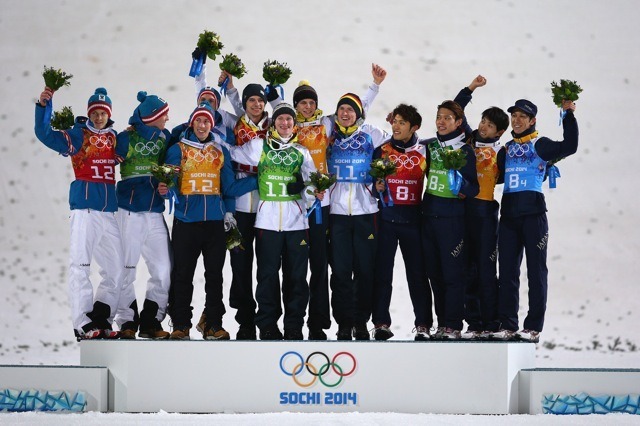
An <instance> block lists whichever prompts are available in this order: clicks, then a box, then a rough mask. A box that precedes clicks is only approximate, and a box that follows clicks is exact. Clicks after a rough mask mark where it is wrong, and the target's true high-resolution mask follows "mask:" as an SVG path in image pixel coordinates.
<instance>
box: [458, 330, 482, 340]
mask: <svg viewBox="0 0 640 426" xmlns="http://www.w3.org/2000/svg"><path fill="white" fill-rule="evenodd" d="M481 335H482V332H481V331H476V330H467V331H465V332H464V333H462V334H461V336H460V337H461V338H462V340H478V339H480V336H481Z"/></svg>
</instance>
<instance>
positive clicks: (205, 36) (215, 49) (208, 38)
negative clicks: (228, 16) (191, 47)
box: [197, 30, 224, 60]
mask: <svg viewBox="0 0 640 426" xmlns="http://www.w3.org/2000/svg"><path fill="white" fill-rule="evenodd" d="M197 46H198V48H199V49H200V51H201V52H203V53H205V54H206V55H207V57H209V58H210V59H211V60H215V59H216V56H218V55H219V54H220V51H221V50H222V48H223V47H224V44H222V43H221V42H220V37H219V36H218V34H216V33H214V32H212V31H207V30H204V31H203V32H202V33H200V35H199V36H198V45H197Z"/></svg>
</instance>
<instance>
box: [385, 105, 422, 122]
mask: <svg viewBox="0 0 640 426" xmlns="http://www.w3.org/2000/svg"><path fill="white" fill-rule="evenodd" d="M391 114H392V117H391V119H392V120H393V118H395V116H396V115H399V116H400V117H402V118H403V119H405V120H406V121H408V122H409V125H410V126H411V127H413V126H418V127H420V126H421V125H422V116H421V115H420V113H418V110H417V109H416V107H414V106H413V105H406V104H400V105H398V106H397V107H395V109H394V110H393V112H392V113H391Z"/></svg>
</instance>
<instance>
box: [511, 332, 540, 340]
mask: <svg viewBox="0 0 640 426" xmlns="http://www.w3.org/2000/svg"><path fill="white" fill-rule="evenodd" d="M516 334H517V336H518V338H519V339H520V340H524V341H526V342H531V343H538V342H539V341H540V332H539V331H535V330H529V329H525V330H522V331H518V332H517V333H516Z"/></svg>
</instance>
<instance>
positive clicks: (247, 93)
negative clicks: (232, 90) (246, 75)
mask: <svg viewBox="0 0 640 426" xmlns="http://www.w3.org/2000/svg"><path fill="white" fill-rule="evenodd" d="M252 96H260V97H261V98H262V100H263V101H264V103H265V104H266V103H267V95H266V94H265V93H264V88H263V87H262V86H260V85H259V84H256V83H251V84H248V85H247V87H245V88H244V90H243V91H242V108H244V109H245V110H246V109H247V100H248V99H249V98H250V97H252Z"/></svg>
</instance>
